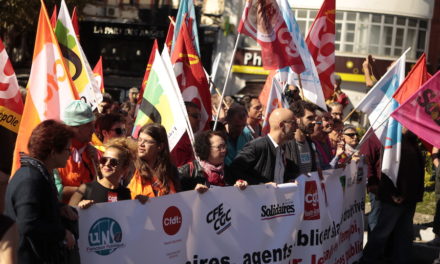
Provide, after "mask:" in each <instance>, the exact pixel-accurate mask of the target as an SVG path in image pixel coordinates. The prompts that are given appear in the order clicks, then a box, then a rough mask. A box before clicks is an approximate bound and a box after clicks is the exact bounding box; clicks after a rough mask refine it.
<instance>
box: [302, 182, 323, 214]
mask: <svg viewBox="0 0 440 264" xmlns="http://www.w3.org/2000/svg"><path fill="white" fill-rule="evenodd" d="M304 189H305V191H304V193H305V194H304V220H317V219H319V218H320V215H319V196H318V188H317V186H316V182H315V181H306V183H305V188H304Z"/></svg>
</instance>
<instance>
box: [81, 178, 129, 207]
mask: <svg viewBox="0 0 440 264" xmlns="http://www.w3.org/2000/svg"><path fill="white" fill-rule="evenodd" d="M86 186H87V187H86V191H85V193H84V196H83V200H93V201H94V202H95V203H106V202H117V201H123V200H130V199H131V195H130V190H129V189H128V188H126V187H124V186H122V185H119V187H118V188H116V189H109V188H106V187H104V186H102V185H101V184H100V183H99V182H97V181H93V182H89V183H86Z"/></svg>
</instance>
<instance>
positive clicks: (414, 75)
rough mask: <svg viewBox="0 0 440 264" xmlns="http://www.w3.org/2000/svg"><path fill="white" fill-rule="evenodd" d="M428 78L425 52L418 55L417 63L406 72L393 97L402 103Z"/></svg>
mask: <svg viewBox="0 0 440 264" xmlns="http://www.w3.org/2000/svg"><path fill="white" fill-rule="evenodd" d="M427 80H428V71H427V69H426V54H425V53H423V54H422V56H420V58H419V60H418V61H417V63H416V64H415V65H414V67H413V68H412V69H411V71H410V72H409V73H408V76H406V78H405V80H404V81H403V83H402V85H401V86H400V87H399V89H397V91H396V92H395V93H394V95H393V97H394V99H396V101H397V102H398V103H399V104H403V103H404V102H405V101H406V100H407V99H408V98H410V97H411V96H412V95H413V94H414V93H415V92H416V91H417V90H418V89H419V88H420V87H421V86H422V84H424V83H425V82H426V81H427Z"/></svg>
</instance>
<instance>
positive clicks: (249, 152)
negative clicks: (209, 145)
mask: <svg viewBox="0 0 440 264" xmlns="http://www.w3.org/2000/svg"><path fill="white" fill-rule="evenodd" d="M259 156H260V155H257V151H256V147H255V144H249V143H248V144H246V145H245V146H244V147H243V148H242V150H241V151H240V152H239V153H238V154H237V156H236V157H235V159H234V160H233V161H232V163H231V165H230V166H229V170H230V176H231V177H230V178H229V177H228V178H229V179H228V180H227V181H228V183H229V184H231V185H232V184H235V183H236V182H237V181H238V180H245V181H246V182H248V183H249V184H259V183H261V179H260V178H257V177H256V176H257V175H258V174H257V173H256V171H255V164H256V163H257V160H258V158H259ZM266 181H267V180H264V182H266Z"/></svg>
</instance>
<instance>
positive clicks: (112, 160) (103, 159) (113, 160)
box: [99, 157, 119, 167]
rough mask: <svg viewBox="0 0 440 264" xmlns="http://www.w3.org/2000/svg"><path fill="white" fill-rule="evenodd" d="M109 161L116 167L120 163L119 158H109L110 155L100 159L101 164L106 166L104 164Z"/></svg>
mask: <svg viewBox="0 0 440 264" xmlns="http://www.w3.org/2000/svg"><path fill="white" fill-rule="evenodd" d="M107 163H108V165H109V166H110V167H116V166H118V164H119V160H117V159H115V158H109V157H102V158H100V159H99V164H101V165H103V166H104V165H107Z"/></svg>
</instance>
